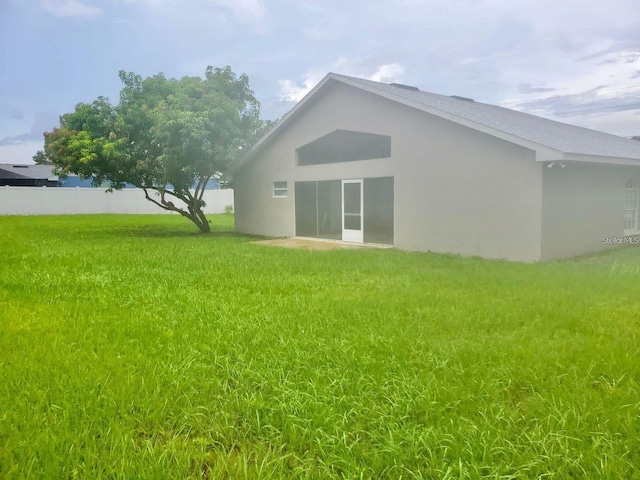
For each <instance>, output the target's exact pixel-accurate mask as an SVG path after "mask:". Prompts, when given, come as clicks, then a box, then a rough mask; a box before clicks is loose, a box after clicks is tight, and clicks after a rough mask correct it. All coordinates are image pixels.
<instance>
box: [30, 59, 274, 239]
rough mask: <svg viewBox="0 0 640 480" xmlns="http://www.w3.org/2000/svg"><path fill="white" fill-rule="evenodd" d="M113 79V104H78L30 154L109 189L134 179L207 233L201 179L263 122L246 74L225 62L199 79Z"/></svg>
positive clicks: (214, 172)
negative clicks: (116, 88) (116, 96)
mask: <svg viewBox="0 0 640 480" xmlns="http://www.w3.org/2000/svg"><path fill="white" fill-rule="evenodd" d="M120 79H121V80H122V83H123V84H124V88H123V89H122V90H121V92H120V103H119V104H118V105H112V104H111V103H109V100H107V99H106V98H104V97H99V98H98V99H97V100H95V101H94V102H93V103H91V104H87V103H80V104H78V105H77V106H76V108H75V111H74V112H72V113H67V114H65V115H63V116H62V117H60V127H59V128H55V129H54V130H53V131H51V132H47V133H45V134H44V136H45V147H44V152H43V153H42V154H40V152H39V153H38V154H36V156H38V157H39V159H40V158H43V157H46V159H48V160H49V161H50V162H52V163H53V165H55V166H56V170H57V172H58V173H60V174H67V173H75V174H78V175H79V176H81V177H83V178H91V179H92V181H93V184H94V185H96V186H98V185H101V184H103V182H107V184H108V185H109V188H108V191H113V190H119V189H122V188H124V186H125V184H127V183H130V184H133V185H135V186H136V187H139V188H141V189H142V190H144V193H145V196H146V198H147V199H148V200H150V201H151V202H153V203H155V204H156V205H158V206H159V207H161V208H164V209H165V210H169V211H173V212H177V213H179V214H180V215H182V216H184V217H186V218H188V219H189V220H191V221H192V222H193V223H194V224H195V225H196V226H197V227H198V228H199V229H200V231H201V232H209V231H210V229H209V222H208V220H207V218H206V216H205V214H204V212H203V210H202V209H203V207H204V206H205V202H204V201H203V199H202V198H203V193H204V190H205V187H206V185H207V182H208V181H209V180H210V179H211V178H212V177H218V176H220V175H221V173H222V172H224V171H225V170H226V168H227V167H228V165H229V163H230V162H232V161H233V160H234V159H235V158H236V157H237V156H238V155H240V154H242V153H243V152H244V151H246V150H247V149H248V148H250V147H251V145H252V144H253V142H255V134H256V132H257V131H259V130H260V129H261V128H262V122H261V121H260V119H259V115H260V104H259V102H258V101H257V100H256V98H255V97H254V94H253V92H252V91H251V90H250V88H249V78H248V77H247V76H246V75H244V74H243V75H240V77H236V75H235V74H234V73H233V72H232V71H231V68H230V67H226V68H224V69H222V68H213V67H207V69H206V72H205V78H204V79H202V78H200V77H184V78H182V79H180V80H175V79H167V78H165V77H164V75H162V74H158V75H155V76H153V77H149V78H145V79H142V77H141V76H139V75H136V74H134V73H132V72H124V71H121V72H120ZM34 159H35V157H34ZM154 192H155V194H154ZM175 200H180V201H182V202H184V204H185V205H186V207H181V206H179V205H176V204H175V203H174V201H175Z"/></svg>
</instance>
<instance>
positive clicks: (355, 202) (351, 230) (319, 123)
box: [232, 73, 640, 261]
mask: <svg viewBox="0 0 640 480" xmlns="http://www.w3.org/2000/svg"><path fill="white" fill-rule="evenodd" d="M232 173H233V182H234V189H235V211H236V219H235V220H236V228H237V230H238V231H240V232H246V233H251V234H259V235H268V236H276V237H279V236H287V237H289V236H302V237H317V238H327V239H336V240H345V241H351V242H366V243H385V244H390V245H395V246H396V247H398V248H400V249H406V250H422V251H434V252H443V253H444V252H450V253H457V254H462V255H478V256H481V257H486V258H506V259H509V260H520V261H539V260H547V259H552V258H559V257H570V256H575V255H579V254H583V253H588V252H594V251H597V250H601V249H603V248H605V246H606V245H605V244H607V243H610V242H608V241H607V239H605V238H603V237H607V238H609V239H612V240H611V241H612V242H617V241H619V240H621V239H622V237H623V235H637V234H638V233H640V231H639V219H638V210H639V201H640V195H639V190H638V185H639V181H640V142H637V141H634V140H630V139H626V138H622V137H617V136H614V135H609V134H605V133H602V132H597V131H593V130H589V129H585V128H580V127H576V126H572V125H567V124H563V123H559V122H555V121H551V120H547V119H544V118H540V117H536V116H533V115H529V114H526V113H522V112H517V111H514V110H509V109H506V108H501V107H497V106H494V105H487V104H483V103H479V102H474V101H473V100H471V99H467V98H464V97H456V96H443V95H436V94H432V93H427V92H421V91H419V90H418V89H417V88H415V87H408V86H405V85H398V84H391V85H388V84H383V83H378V82H372V81H368V80H362V79H358V78H351V77H346V76H342V75H337V74H333V73H330V74H329V75H327V76H326V77H325V78H324V79H323V80H322V81H321V82H320V83H319V84H318V85H317V86H316V87H315V88H314V89H313V90H312V91H311V92H310V93H309V94H308V95H307V96H306V97H305V98H304V99H302V100H301V101H300V102H299V103H298V104H297V105H296V106H295V107H294V108H293V109H292V110H291V111H290V112H289V113H288V114H287V115H285V117H283V119H282V120H281V121H279V122H278V123H277V124H276V126H275V127H274V128H273V129H272V130H271V131H270V132H269V133H267V134H266V135H265V136H264V137H263V138H262V139H261V140H260V141H259V142H258V143H257V144H256V145H255V146H254V148H253V149H252V150H250V151H249V152H248V154H247V155H246V156H245V157H243V158H242V159H240V160H239V161H237V162H236V163H235V164H233V165H232Z"/></svg>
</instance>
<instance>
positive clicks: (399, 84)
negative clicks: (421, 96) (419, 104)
mask: <svg viewBox="0 0 640 480" xmlns="http://www.w3.org/2000/svg"><path fill="white" fill-rule="evenodd" d="M389 85H391V86H392V87H398V88H404V89H405V90H411V91H413V92H419V91H420V89H419V88H418V87H412V86H411V85H403V84H402V83H390V84H389Z"/></svg>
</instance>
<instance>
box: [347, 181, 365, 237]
mask: <svg viewBox="0 0 640 480" xmlns="http://www.w3.org/2000/svg"><path fill="white" fill-rule="evenodd" d="M351 183H357V184H359V185H360V212H359V213H355V212H350V213H345V211H344V208H345V202H344V196H345V195H344V187H345V185H347V184H351ZM363 207H364V182H363V181H362V178H356V179H353V180H342V240H343V241H345V242H356V243H363V242H364V215H363ZM348 216H352V217H353V216H359V217H360V228H359V229H357V230H354V229H349V228H346V226H345V223H346V217H348Z"/></svg>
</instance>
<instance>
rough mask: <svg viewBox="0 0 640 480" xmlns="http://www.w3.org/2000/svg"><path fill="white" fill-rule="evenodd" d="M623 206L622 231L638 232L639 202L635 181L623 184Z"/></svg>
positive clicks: (639, 196) (639, 192) (639, 195)
mask: <svg viewBox="0 0 640 480" xmlns="http://www.w3.org/2000/svg"><path fill="white" fill-rule="evenodd" d="M624 190H625V204H624V229H625V230H638V206H639V205H638V204H639V202H640V191H639V188H638V181H637V180H631V179H629V180H627V182H626V183H625V189H624Z"/></svg>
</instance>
